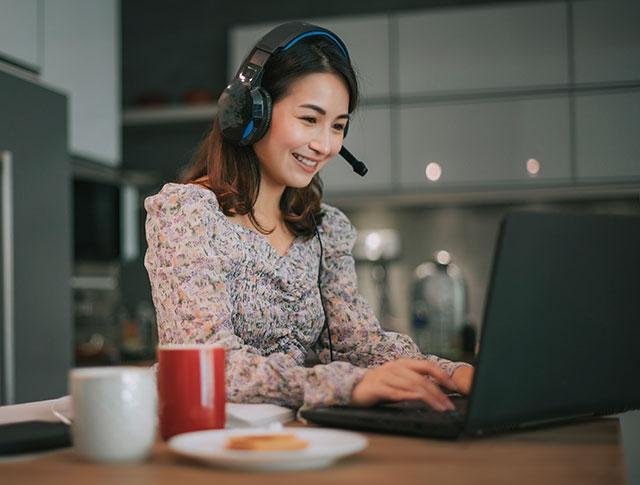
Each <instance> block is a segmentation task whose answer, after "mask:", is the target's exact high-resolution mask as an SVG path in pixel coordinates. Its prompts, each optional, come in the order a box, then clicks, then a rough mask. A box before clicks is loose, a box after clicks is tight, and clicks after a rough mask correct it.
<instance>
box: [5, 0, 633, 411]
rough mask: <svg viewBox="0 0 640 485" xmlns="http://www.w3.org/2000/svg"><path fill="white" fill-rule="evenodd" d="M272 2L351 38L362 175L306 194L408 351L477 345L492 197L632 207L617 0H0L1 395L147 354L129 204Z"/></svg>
mask: <svg viewBox="0 0 640 485" xmlns="http://www.w3.org/2000/svg"><path fill="white" fill-rule="evenodd" d="M288 20H305V21H308V22H311V23H316V24H319V25H322V26H324V27H326V28H329V29H331V30H333V31H334V32H336V33H337V34H338V35H339V36H340V37H341V38H342V39H343V40H344V41H345V43H346V44H347V46H348V48H349V50H350V53H351V57H352V60H353V63H354V65H355V67H356V69H357V71H358V73H359V75H360V81H361V83H362V90H363V99H362V102H361V105H360V107H359V110H358V111H357V113H356V115H355V118H354V120H353V122H352V124H351V126H350V130H349V136H348V138H347V140H346V142H345V146H347V147H348V148H349V149H350V150H351V151H352V152H353V153H354V154H355V155H356V156H357V157H358V158H360V159H361V160H363V161H365V162H366V163H367V165H368V167H369V174H368V175H367V176H366V177H364V178H361V177H359V176H357V175H355V174H353V173H352V172H351V169H350V168H349V167H348V166H347V165H346V164H345V163H344V162H343V161H341V160H335V161H333V162H331V163H330V164H329V165H328V166H327V167H326V169H325V170H324V171H323V174H322V177H323V180H324V183H325V200H326V202H328V203H330V204H333V205H336V206H338V207H339V208H341V209H342V210H343V211H344V212H345V213H346V214H347V215H348V216H349V217H350V218H351V220H352V222H353V224H354V225H355V226H356V228H357V229H358V231H359V239H358V242H357V243H356V247H355V248H354V256H355V257H356V260H357V270H358V277H359V284H360V288H361V292H362V293H363V294H364V296H365V297H366V298H367V299H368V300H369V302H370V303H371V305H372V306H373V308H374V309H375V311H376V313H377V315H378V317H379V318H380V321H381V323H382V325H383V326H384V327H385V328H387V329H390V330H397V331H401V332H405V333H409V334H411V335H412V336H414V338H416V340H417V341H418V342H419V344H420V345H421V346H422V347H423V349H424V350H429V351H434V352H438V353H440V354H442V355H445V356H449V357H452V358H466V359H469V360H472V359H473V353H474V350H475V349H476V348H477V341H478V338H479V335H480V333H481V330H482V328H481V323H482V315H483V309H484V300H485V293H486V289H487V285H488V281H489V276H490V272H491V265H492V258H493V251H494V246H495V242H496V237H497V234H498V229H499V226H500V221H501V219H502V217H503V216H504V214H505V213H506V212H507V211H510V210H561V211H581V212H584V211H587V212H601V213H619V214H620V213H622V214H640V197H639V196H640V124H639V123H638V121H637V120H638V119H639V118H640V30H639V29H638V28H637V26H638V25H639V24H640V3H638V2H637V1H635V0H574V1H537V2H533V1H478V0H475V1H454V0H448V1H447V0H439V1H428V0H423V1H416V0H414V1H409V0H393V1H391V0H366V1H364V0H353V1H350V2H344V1H341V2H338V1H324V2H312V3H303V2H299V1H293V0H282V1H280V2H277V3H272V2H260V1H257V0H245V1H244V2H229V3H226V2H221V1H213V0H185V1H184V2H171V1H168V0H154V1H150V0H139V1H124V0H122V1H118V0H56V1H50V0H0V155H1V161H2V173H1V174H0V177H1V180H0V199H1V201H2V210H1V215H0V218H1V223H2V226H1V227H2V235H1V239H2V263H1V269H2V297H1V300H0V301H1V307H0V309H1V310H2V316H3V324H2V333H1V334H0V344H1V345H0V357H1V360H0V362H2V366H1V370H2V372H1V374H2V377H1V378H0V384H1V385H0V404H3V403H11V402H23V401H31V400H36V399H44V398H47V397H57V396H59V395H61V394H63V393H65V392H66V372H67V370H68V368H69V367H71V366H75V365H96V364H97V365H109V364H120V363H148V362H150V361H152V360H153V356H154V344H155V339H156V331H155V311H154V309H153V304H152V301H151V292H150V286H149V282H148V279H147V274H146V270H145V269H144V265H143V258H144V253H145V250H146V242H145V238H144V220H145V212H144V208H143V205H142V204H143V201H144V199H145V197H147V196H148V195H151V194H153V193H155V192H157V191H158V190H159V189H160V188H161V187H162V185H163V184H164V183H166V182H170V181H175V180H176V179H177V177H178V176H179V174H180V172H181V171H182V170H183V169H184V168H185V167H186V166H187V165H188V164H189V161H190V159H191V157H192V155H193V153H194V150H195V148H196V147H197V145H198V143H199V142H200V141H201V140H202V138H203V137H204V135H205V134H206V133H207V131H208V130H209V129H210V126H211V122H212V118H213V116H214V115H215V113H216V100H217V98H218V95H219V94H220V92H221V91H222V90H223V89H224V87H225V86H226V84H227V82H228V81H229V80H230V78H231V77H232V76H233V74H234V73H235V70H236V69H237V67H238V65H239V63H240V62H241V61H242V59H243V57H244V56H245V55H246V54H247V53H248V51H249V49H250V48H251V47H252V46H253V44H254V43H255V42H256V40H257V39H258V38H259V37H260V36H261V35H263V34H264V33H266V32H267V31H268V30H269V29H270V28H272V27H273V26H275V25H277V24H279V23H281V22H284V21H288ZM531 257H535V255H531ZM612 257H616V258H624V257H625V255H624V254H619V255H608V254H603V255H602V258H603V259H606V258H612ZM630 270H631V271H633V270H636V271H637V270H638V268H630Z"/></svg>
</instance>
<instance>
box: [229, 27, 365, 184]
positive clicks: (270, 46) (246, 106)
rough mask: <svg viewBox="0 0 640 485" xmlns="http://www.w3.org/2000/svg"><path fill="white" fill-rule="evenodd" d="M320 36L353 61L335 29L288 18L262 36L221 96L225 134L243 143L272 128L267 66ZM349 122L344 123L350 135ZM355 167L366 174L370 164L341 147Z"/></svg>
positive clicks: (345, 133)
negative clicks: (276, 56)
mask: <svg viewBox="0 0 640 485" xmlns="http://www.w3.org/2000/svg"><path fill="white" fill-rule="evenodd" d="M309 37H319V38H325V39H330V40H331V41H333V42H334V43H335V45H336V47H337V48H338V50H339V51H340V52H341V53H342V55H343V56H344V57H345V58H346V59H347V60H348V61H349V62H351V60H350V58H349V52H348V51H347V46H345V45H344V42H342V40H341V39H340V37H338V36H337V35H336V34H334V33H333V32H331V31H329V30H327V29H324V28H322V27H318V26H317V25H313V24H308V23H305V22H287V23H285V24H282V25H279V26H278V27H276V28H275V29H273V30H271V31H270V32H268V33H267V34H266V35H265V36H264V37H262V38H261V39H260V40H259V41H258V43H257V44H256V45H255V47H254V48H253V49H252V50H251V52H250V53H249V55H248V56H247V57H246V58H245V59H244V61H243V62H242V64H241V65H240V67H239V68H238V72H236V75H235V76H234V78H233V79H232V80H231V82H230V83H229V85H228V86H227V87H226V88H225V90H224V91H223V92H222V94H221V95H220V98H219V99H218V121H219V123H220V128H221V130H222V136H223V137H224V138H225V139H227V140H229V141H230V142H232V143H235V144H237V145H240V146H248V145H253V144H254V143H255V142H257V141H258V140H260V138H262V137H263V136H264V135H265V134H266V133H267V130H268V129H269V125H270V123H271V111H272V103H271V96H270V95H269V93H268V92H267V91H266V90H265V89H264V88H263V87H262V86H261V85H260V83H261V82H262V75H263V74H264V66H265V64H266V63H267V61H268V60H269V59H270V58H271V56H272V55H274V54H275V53H276V52H279V51H286V50H288V49H290V48H291V47H292V46H293V45H295V44H296V43H297V42H299V41H300V40H302V39H307V38H309ZM348 129H349V122H347V124H346V125H345V130H344V136H345V137H346V136H347V131H348ZM340 155H341V156H342V158H344V159H345V160H346V161H347V163H348V164H349V165H351V167H352V168H353V171H354V172H356V173H357V174H358V175H360V176H362V177H364V175H365V174H366V173H367V171H368V169H367V166H366V165H365V164H364V163H363V162H361V161H360V160H358V159H356V157H354V156H353V155H352V154H351V152H349V150H347V149H346V148H345V147H344V146H343V147H342V148H341V149H340Z"/></svg>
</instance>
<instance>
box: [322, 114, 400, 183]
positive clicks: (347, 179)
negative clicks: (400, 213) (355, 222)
mask: <svg viewBox="0 0 640 485" xmlns="http://www.w3.org/2000/svg"><path fill="white" fill-rule="evenodd" d="M390 117H391V110H390V109H389V108H388V107H373V106H372V107H362V108H360V109H358V110H356V112H355V113H354V115H353V118H352V120H351V121H350V126H349V133H348V135H347V137H346V139H345V140H344V146H345V147H346V148H347V149H348V150H349V151H350V152H351V153H352V154H353V155H354V156H355V157H356V158H357V159H358V160H362V161H363V162H364V163H365V164H366V165H367V168H368V169H369V172H368V173H367V174H366V175H365V176H364V177H361V176H360V175H358V174H356V173H355V172H354V171H353V169H352V168H351V166H350V165H349V164H347V163H346V162H345V160H344V159H343V158H342V157H341V156H339V155H338V156H336V157H334V158H333V159H332V160H330V161H329V163H328V164H327V165H325V167H324V169H323V170H322V173H321V174H320V176H321V177H322V180H323V182H324V190H325V193H326V194H328V195H332V194H343V195H349V194H351V193H362V192H371V193H375V192H379V191H387V192H388V191H390V190H391V189H392V181H393V178H392V173H391V172H392V170H391V163H390V160H391V127H390Z"/></svg>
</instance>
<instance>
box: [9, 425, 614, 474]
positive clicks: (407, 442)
mask: <svg viewBox="0 0 640 485" xmlns="http://www.w3.org/2000/svg"><path fill="white" fill-rule="evenodd" d="M285 429H289V427H286V428H285ZM310 429H320V428H311V427H310ZM620 435H621V433H620V426H619V422H618V420H617V419H598V420H594V421H589V422H583V423H580V424H575V423H574V424H571V425H567V426H561V427H554V428H549V429H539V430H532V431H526V432H519V433H510V434H505V435H497V436H493V437H488V438H483V439H474V440H460V441H439V440H428V439H417V438H407V437H402V436H392V435H377V434H366V436H367V438H368V440H369V446H368V447H367V448H366V449H365V450H363V451H362V452H360V453H358V454H356V455H353V456H351V457H347V458H345V459H343V460H341V461H340V462H338V463H336V464H335V465H334V466H332V467H330V468H326V469H324V470H313V471H304V472H295V471H293V472H292V471H288V472H269V473H260V474H257V473H255V472H252V473H249V472H247V471H234V470H227V469H224V468H217V467H204V466H201V465H197V464H193V463H192V462H191V461H189V460H186V459H184V458H181V457H179V456H177V455H176V454H174V453H172V452H171V451H170V449H169V447H168V445H167V444H166V443H164V442H160V441H158V442H157V443H156V445H155V447H154V450H153V453H152V456H151V458H150V459H149V460H147V461H145V462H143V463H137V464H134V465H126V466H122V465H118V466H112V465H97V464H92V463H88V462H84V461H81V460H79V459H78V458H77V457H76V456H75V455H74V454H73V453H72V451H71V450H70V449H67V450H63V451H58V452H54V453H50V454H47V455H44V456H42V455H41V456H39V457H36V458H33V459H30V460H28V461H24V460H21V461H15V462H4V463H0V476H1V477H2V480H3V483H30V484H39V483H46V484H47V485H56V484H61V485H62V484H64V485H68V484H69V483H92V484H95V485H100V484H112V483H154V484H159V485H161V484H164V483H166V484H176V483H183V484H187V483H188V484H189V485H198V484H206V485H211V484H212V483H233V484H234V485H242V484H244V483H246V484H251V485H253V484H255V483H256V481H257V480H258V481H259V482H260V483H261V484H262V485H269V484H272V483H273V484H280V483H297V482H303V483H304V484H305V485H315V484H319V485H326V484H327V483H331V484H333V485H337V484H347V483H369V484H378V483H380V484H388V483H402V484H403V485H412V484H421V485H422V484H424V483H425V482H429V483H447V484H461V483H470V484H471V483H473V484H474V485H477V484H480V485H481V484H491V485H495V484H500V483H504V484H512V483H518V484H521V485H527V484H535V485H539V484H540V483H547V484H551V483H562V484H568V485H570V484H573V483H575V484H580V485H589V484H602V483H606V484H608V485H615V484H623V483H625V475H624V466H623V453H622V446H621V436H620Z"/></svg>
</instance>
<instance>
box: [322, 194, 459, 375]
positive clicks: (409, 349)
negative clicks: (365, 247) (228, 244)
mask: <svg viewBox="0 0 640 485" xmlns="http://www.w3.org/2000/svg"><path fill="white" fill-rule="evenodd" d="M323 210H324V212H325V216H324V219H323V222H322V225H321V230H320V234H321V237H322V242H323V250H324V255H323V256H324V257H323V259H324V261H323V269H322V280H321V291H322V295H323V297H324V300H325V311H326V313H327V315H328V318H329V326H330V330H331V342H332V344H333V349H334V358H335V359H336V360H338V359H339V360H344V361H347V362H351V363H352V364H354V365H357V366H361V367H372V366H377V365H380V364H383V363H385V362H388V361H390V360H395V359H398V358H400V357H408V358H415V359H427V360H431V361H434V362H436V363H437V364H438V365H439V366H440V367H441V368H442V369H444V370H445V371H446V372H447V374H448V375H449V376H451V375H452V374H453V372H454V371H455V370H456V369H457V368H458V367H459V366H461V365H467V364H464V363H460V362H451V361H449V360H447V359H443V358H440V357H437V356H435V355H433V354H426V355H425V354H422V353H421V352H420V349H419V348H418V346H417V345H416V344H415V343H414V342H413V340H411V338H410V337H409V336H407V335H404V334H401V333H397V332H387V331H384V330H383V329H382V328H381V327H380V323H379V322H378V319H377V317H376V316H375V314H374V312H373V310H372V309H371V306H370V305H369V304H368V303H367V302H366V301H365V300H364V298H363V297H362V296H361V295H360V294H359V292H358V286H357V276H356V271H355V262H354V259H353V256H352V254H351V251H352V249H353V245H354V244H355V240H356V230H355V228H354V227H353V225H352V224H351V222H350V221H349V219H348V218H347V217H346V216H345V215H344V214H343V213H342V212H341V211H340V210H338V209H336V208H335V207H331V206H329V205H326V204H323ZM326 335H327V334H326V332H325V333H323V338H324V342H321V344H322V347H323V350H322V351H321V352H320V357H321V359H322V360H323V361H324V360H326V359H328V358H329V357H328V349H327V347H328V342H326Z"/></svg>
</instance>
